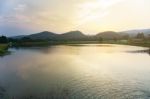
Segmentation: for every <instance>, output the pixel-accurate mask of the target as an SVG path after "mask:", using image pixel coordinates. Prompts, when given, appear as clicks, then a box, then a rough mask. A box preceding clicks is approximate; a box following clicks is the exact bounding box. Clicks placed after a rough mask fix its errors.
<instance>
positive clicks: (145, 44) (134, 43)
mask: <svg viewBox="0 0 150 99" xmlns="http://www.w3.org/2000/svg"><path fill="white" fill-rule="evenodd" d="M67 44H120V45H132V46H141V47H150V41H144V40H143V41H142V40H141V41H136V40H116V41H114V40H104V41H43V42H41V41H40V42H19V43H14V44H13V46H14V47H35V46H36V47H37V46H38V47H39V46H49V45H67Z"/></svg>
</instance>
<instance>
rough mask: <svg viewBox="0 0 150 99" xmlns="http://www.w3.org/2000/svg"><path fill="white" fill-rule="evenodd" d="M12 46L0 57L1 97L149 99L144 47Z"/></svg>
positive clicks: (149, 61)
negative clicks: (16, 47) (9, 51)
mask: <svg viewBox="0 0 150 99" xmlns="http://www.w3.org/2000/svg"><path fill="white" fill-rule="evenodd" d="M10 50H11V51H12V54H11V55H7V56H4V57H0V99H3V98H4V99H5V98H6V99H10V97H15V99H24V98H23V97H30V98H31V99H150V54H149V53H148V52H147V51H146V50H147V48H142V47H135V46H125V45H110V44H109V45H68V46H65V45H62V46H51V47H45V48H21V49H10ZM20 97H21V98H20ZM28 99H29V98H28Z"/></svg>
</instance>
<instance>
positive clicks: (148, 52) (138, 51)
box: [129, 49, 150, 55]
mask: <svg viewBox="0 0 150 99" xmlns="http://www.w3.org/2000/svg"><path fill="white" fill-rule="evenodd" d="M129 52H130V53H147V54H149V55H150V49H146V50H136V51H129Z"/></svg>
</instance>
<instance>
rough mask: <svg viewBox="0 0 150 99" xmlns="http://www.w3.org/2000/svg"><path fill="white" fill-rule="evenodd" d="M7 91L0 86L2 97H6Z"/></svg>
mask: <svg viewBox="0 0 150 99" xmlns="http://www.w3.org/2000/svg"><path fill="white" fill-rule="evenodd" d="M5 92H6V90H5V89H4V88H3V87H1V86H0V99H3V98H4V95H5Z"/></svg>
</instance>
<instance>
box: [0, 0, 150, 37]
mask: <svg viewBox="0 0 150 99" xmlns="http://www.w3.org/2000/svg"><path fill="white" fill-rule="evenodd" d="M146 28H150V0H0V35H6V36H14V35H28V34H32V33H37V32H41V31H51V32H54V33H65V32H68V31H72V30H79V31H82V32H83V33H85V34H89V35H92V34H97V33H99V32H102V31H124V30H130V29H146Z"/></svg>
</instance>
